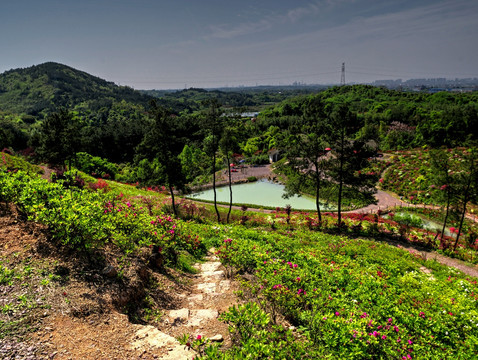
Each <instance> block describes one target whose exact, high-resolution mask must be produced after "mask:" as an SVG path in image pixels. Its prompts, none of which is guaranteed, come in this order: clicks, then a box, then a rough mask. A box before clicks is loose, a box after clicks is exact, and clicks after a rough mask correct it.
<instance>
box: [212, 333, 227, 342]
mask: <svg viewBox="0 0 478 360" xmlns="http://www.w3.org/2000/svg"><path fill="white" fill-rule="evenodd" d="M209 340H211V341H212V342H223V341H224V338H223V337H222V335H221V334H217V335H214V336H213V337H212V338H209Z"/></svg>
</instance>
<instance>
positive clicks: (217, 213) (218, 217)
mask: <svg viewBox="0 0 478 360" xmlns="http://www.w3.org/2000/svg"><path fill="white" fill-rule="evenodd" d="M212 189H213V191H214V209H215V210H216V216H217V222H218V223H220V222H221V215H220V214H219V209H218V208H217V199H216V153H215V152H214V155H213V156H212Z"/></svg>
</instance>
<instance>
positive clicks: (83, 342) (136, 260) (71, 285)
mask: <svg viewBox="0 0 478 360" xmlns="http://www.w3.org/2000/svg"><path fill="white" fill-rule="evenodd" d="M211 263H214V264H213V265H212V267H213V268H214V269H213V270H212V272H211V265H210V264H211ZM0 265H1V266H2V271H3V270H5V274H6V277H5V280H4V281H2V283H0V307H1V309H0V310H1V311H0V358H2V359H187V358H189V359H190V358H192V357H193V356H194V352H193V351H191V350H189V349H188V348H186V347H185V346H183V345H180V344H179V342H178V341H177V340H176V338H175V337H177V336H179V335H183V334H191V336H197V335H199V334H200V335H202V336H206V337H214V336H216V339H219V341H221V340H223V342H224V343H225V344H228V331H227V326H226V325H225V324H223V323H221V322H220V321H219V320H218V319H217V317H218V315H219V314H220V312H222V311H225V310H227V309H228V307H229V306H231V305H232V304H233V303H234V302H235V301H236V300H235V295H234V293H233V290H234V289H235V285H234V284H233V283H231V282H230V281H229V280H228V279H225V278H224V274H223V273H222V268H221V265H220V263H219V262H218V261H217V260H214V259H212V258H210V259H208V260H207V261H206V262H205V263H204V264H198V265H197V266H198V271H199V272H198V274H187V273H183V272H180V271H177V270H174V269H157V268H152V267H151V266H150V264H149V263H148V253H144V254H139V255H138V256H136V257H130V258H127V259H124V258H121V256H120V254H116V253H115V252H114V249H106V250H102V251H101V252H96V253H93V254H78V253H76V252H74V251H72V250H68V249H67V248H65V247H63V246H62V245H61V244H56V243H54V242H52V240H51V239H50V237H49V234H48V229H47V228H46V227H44V226H42V225H38V224H35V223H31V222H28V221H25V219H23V218H22V216H21V215H20V214H19V213H18V212H17V211H16V208H15V207H14V206H10V205H9V206H8V208H5V207H2V209H1V210H0ZM205 274H206V275H205ZM201 284H209V285H206V286H200V285H201ZM210 284H213V287H211V285H210ZM208 286H209V287H208ZM181 309H186V310H182V311H183V315H181V314H179V316H174V311H178V310H180V313H181ZM184 314H186V315H184ZM171 315H173V316H171Z"/></svg>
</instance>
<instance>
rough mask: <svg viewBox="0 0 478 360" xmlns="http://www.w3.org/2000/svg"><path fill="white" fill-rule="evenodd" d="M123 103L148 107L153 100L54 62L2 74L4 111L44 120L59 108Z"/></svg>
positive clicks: (0, 98) (0, 96)
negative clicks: (115, 102)
mask: <svg viewBox="0 0 478 360" xmlns="http://www.w3.org/2000/svg"><path fill="white" fill-rule="evenodd" d="M121 100H125V101H127V102H132V103H137V104H143V105H145V104H147V103H148V102H149V100H150V97H149V96H147V95H145V94H141V93H140V92H138V91H135V90H134V89H132V88H130V87H126V86H118V85H115V84H114V83H112V82H108V81H106V80H103V79H100V78H98V77H96V76H93V75H90V74H88V73H86V72H83V71H80V70H76V69H74V68H71V67H69V66H66V65H62V64H58V63H54V62H47V63H44V64H41V65H35V66H31V67H28V68H24V69H13V70H9V71H6V72H4V73H3V74H0V110H1V111H6V112H11V113H15V114H27V115H33V116H35V117H38V118H43V117H45V116H46V115H47V114H49V113H51V112H52V111H56V110H57V109H58V108H59V107H66V108H73V107H75V106H77V105H79V104H82V105H83V106H85V105H86V106H88V108H90V109H91V110H99V109H100V108H102V107H104V106H108V105H110V104H111V103H112V102H114V101H121Z"/></svg>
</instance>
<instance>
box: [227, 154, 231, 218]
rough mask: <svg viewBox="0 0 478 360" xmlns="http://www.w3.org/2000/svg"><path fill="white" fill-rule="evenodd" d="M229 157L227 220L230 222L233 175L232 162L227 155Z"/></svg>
mask: <svg viewBox="0 0 478 360" xmlns="http://www.w3.org/2000/svg"><path fill="white" fill-rule="evenodd" d="M226 159H227V171H228V177H229V211H228V212H227V220H226V222H227V223H228V224H229V217H230V216H231V210H232V176H231V162H230V161H229V156H226Z"/></svg>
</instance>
